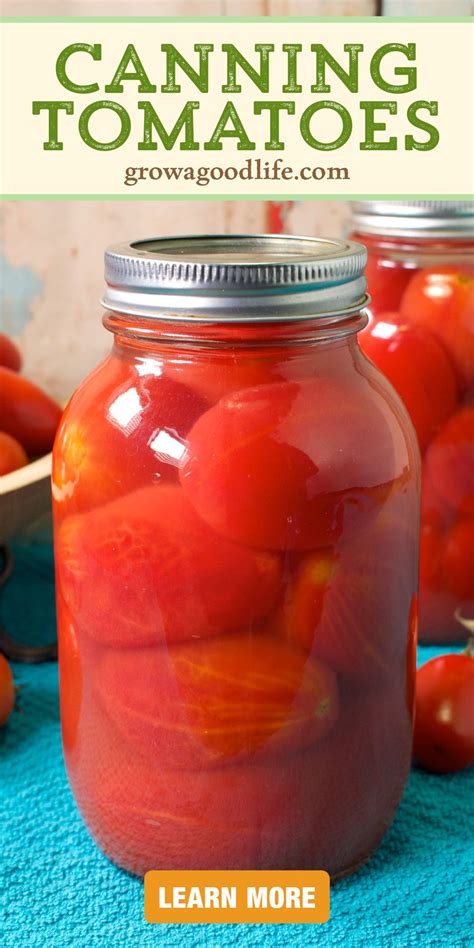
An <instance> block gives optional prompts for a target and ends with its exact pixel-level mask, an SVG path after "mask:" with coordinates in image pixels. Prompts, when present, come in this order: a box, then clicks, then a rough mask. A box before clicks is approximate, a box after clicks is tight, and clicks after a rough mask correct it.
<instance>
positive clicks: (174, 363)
mask: <svg viewBox="0 0 474 948" xmlns="http://www.w3.org/2000/svg"><path fill="white" fill-rule="evenodd" d="M165 374H166V375H168V376H170V378H173V379H176V380H177V381H178V382H182V383H184V384H186V385H189V387H190V388H192V389H194V391H196V392H199V394H200V395H202V396H203V397H204V398H205V399H207V400H208V401H209V402H211V403H214V402H217V401H218V400H219V399H220V398H222V397H223V396H224V395H228V394H230V392H235V391H239V390H240V389H243V388H251V387H253V386H255V385H266V384H268V383H270V382H273V381H278V378H279V375H278V368H277V366H276V365H275V356H274V355H272V356H262V354H261V351H260V352H258V353H257V352H256V353H252V352H250V353H247V352H245V351H239V354H238V357H237V356H236V353H235V350H232V351H230V352H227V351H225V352H224V351H221V352H215V353H214V354H213V355H212V356H211V355H210V354H209V352H206V354H205V357H203V358H200V357H199V355H196V353H193V358H192V359H190V360H189V361H186V360H184V359H180V360H175V359H170V360H169V361H168V362H167V363H166V366H165Z"/></svg>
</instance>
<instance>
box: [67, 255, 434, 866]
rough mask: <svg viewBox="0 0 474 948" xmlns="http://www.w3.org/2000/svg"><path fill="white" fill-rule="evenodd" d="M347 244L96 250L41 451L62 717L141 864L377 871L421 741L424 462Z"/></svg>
mask: <svg viewBox="0 0 474 948" xmlns="http://www.w3.org/2000/svg"><path fill="white" fill-rule="evenodd" d="M365 259H366V253H365V250H364V248H363V247H362V246H360V245H359V244H357V243H353V242H349V241H332V240H313V239H305V238H296V237H295V238H288V237H218V236H214V237H202V238H198V237H196V238H172V239H168V240H166V239H162V240H159V239H157V240H152V241H143V242H138V243H135V244H132V245H122V246H119V247H115V248H112V249H111V250H109V251H108V252H107V254H106V279H107V284H108V285H107V290H106V294H105V297H104V304H105V307H106V308H107V315H106V317H105V325H106V327H107V328H108V329H109V330H111V331H112V333H113V335H114V342H113V348H112V352H111V354H110V356H109V357H108V358H107V359H106V360H105V362H103V363H102V365H100V366H99V367H98V368H97V369H96V370H95V371H94V372H93V373H92V375H91V376H90V377H89V378H88V379H86V381H85V382H84V383H83V384H82V385H81V386H80V388H79V389H78V391H77V392H76V394H75V395H74V396H73V398H72V400H71V402H70V404H69V406H68V408H67V409H66V412H65V415H64V418H63V421H62V424H61V427H60V431H59V433H58V436H57V440H56V445H55V451H54V461H53V494H54V515H55V553H56V565H57V597H58V599H57V604H58V617H59V649H60V681H61V718H62V730H63V742H64V750H65V758H66V764H67V769H68V774H69V779H70V782H71V786H72V789H73V792H74V795H75V798H76V801H77V804H78V806H79V809H80V811H81V813H82V815H83V817H84V820H85V822H86V824H87V826H88V827H89V830H90V832H91V833H92V835H93V837H94V838H95V840H96V841H97V843H98V845H99V846H100V847H101V848H102V849H103V851H104V852H105V853H106V854H107V855H108V856H109V857H110V858H111V859H112V860H113V861H114V862H116V863H118V864H119V865H120V866H123V867H124V868H126V869H128V870H129V871H131V872H133V873H136V874H142V873H144V872H146V871H147V870H149V869H153V868H155V869H160V868H167V869H194V868H197V869H207V868H220V869H245V868H249V869H256V868H273V869H277V868H281V869H283V868H294V869H303V868H323V869H327V870H328V871H329V872H331V873H332V874H333V875H340V874H343V873H346V872H349V871H351V870H353V869H354V868H356V867H357V866H358V865H359V864H360V863H362V862H363V861H364V860H366V859H367V858H368V856H369V855H370V853H371V852H372V850H373V849H374V848H375V846H376V845H377V844H378V842H379V841H380V839H381V837H382V835H383V833H384V831H385V830H386V828H387V826H388V825H389V823H390V821H391V820H392V817H393V815H394V813H395V810H396V808H397V805H398V802H399V799H400V796H401V793H402V790H403V787H404V784H405V780H406V777H407V773H408V770H409V766H410V756H411V724H412V720H411V719H412V703H413V675H414V646H415V641H416V590H417V554H418V549H417V547H418V522H417V517H418V507H419V455H418V448H417V444H416V438H415V435H414V432H413V428H412V426H411V423H410V420H409V418H408V415H407V413H406V411H405V408H404V407H403V404H402V402H401V401H400V399H399V398H398V396H397V395H396V393H395V392H394V390H393V389H392V387H391V386H390V385H389V384H388V383H387V381H386V380H385V378H384V377H383V376H382V374H381V373H380V372H379V371H378V369H376V368H375V367H374V366H373V365H372V364H371V363H370V362H369V361H368V360H367V359H366V358H365V356H364V355H363V354H362V353H361V351H360V349H359V346H358V342H357V331H358V330H360V329H361V328H362V327H363V326H364V325H365V322H366V317H365V315H364V314H363V313H362V314H361V311H362V309H363V307H364V305H365V303H366V299H367V298H366V295H365V279H364V277H363V270H364V264H365Z"/></svg>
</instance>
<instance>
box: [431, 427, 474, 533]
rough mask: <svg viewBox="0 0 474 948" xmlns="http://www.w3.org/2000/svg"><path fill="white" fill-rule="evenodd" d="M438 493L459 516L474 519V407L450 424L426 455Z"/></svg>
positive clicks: (441, 432)
mask: <svg viewBox="0 0 474 948" xmlns="http://www.w3.org/2000/svg"><path fill="white" fill-rule="evenodd" d="M426 469H427V471H428V476H429V478H430V479H431V481H432V483H433V486H434V488H435V490H436V491H437V492H438V494H440V495H441V497H442V498H443V499H444V500H445V501H446V502H447V503H448V504H450V506H451V507H452V508H453V509H454V510H455V511H456V512H458V513H461V514H466V515H468V516H474V408H462V409H461V410H460V411H458V412H456V414H455V415H452V417H451V418H450V419H449V420H448V421H447V422H446V424H445V425H444V427H443V428H442V429H441V431H440V432H439V434H438V435H437V437H436V438H435V439H434V441H432V443H431V444H430V446H429V448H428V451H427V453H426Z"/></svg>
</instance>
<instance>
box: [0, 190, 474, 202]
mask: <svg viewBox="0 0 474 948" xmlns="http://www.w3.org/2000/svg"><path fill="white" fill-rule="evenodd" d="M369 198H370V200H375V201H411V200H413V198H417V200H419V201H432V200H440V201H472V199H473V195H472V194H313V193H309V194H288V193H286V192H281V191H279V192H278V193H277V194H273V193H268V194H214V193H211V194H206V193H201V194H182V193H180V194H0V200H2V201H281V200H291V201H359V200H366V199H369Z"/></svg>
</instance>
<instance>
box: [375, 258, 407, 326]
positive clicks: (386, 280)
mask: <svg viewBox="0 0 474 948" xmlns="http://www.w3.org/2000/svg"><path fill="white" fill-rule="evenodd" d="M412 273H413V271H412V270H407V269H405V268H404V267H401V266H397V265H396V264H394V263H393V261H391V260H386V259H385V258H382V257H379V256H378V255H377V254H374V253H370V252H369V258H368V261H367V266H366V268H365V276H366V279H367V289H368V291H369V293H370V296H371V300H370V304H369V310H370V312H371V313H372V314H373V315H374V316H377V315H378V314H379V313H384V312H387V311H388V310H396V309H398V305H399V303H400V300H401V298H402V296H403V292H404V290H405V288H406V286H407V285H408V283H409V281H410V278H411V276H412Z"/></svg>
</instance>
